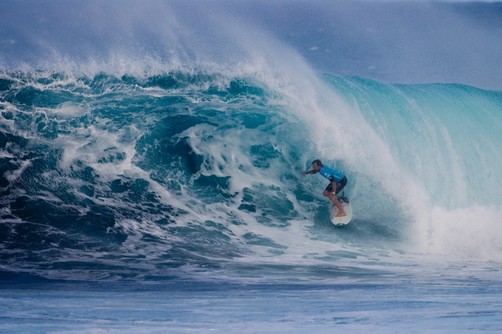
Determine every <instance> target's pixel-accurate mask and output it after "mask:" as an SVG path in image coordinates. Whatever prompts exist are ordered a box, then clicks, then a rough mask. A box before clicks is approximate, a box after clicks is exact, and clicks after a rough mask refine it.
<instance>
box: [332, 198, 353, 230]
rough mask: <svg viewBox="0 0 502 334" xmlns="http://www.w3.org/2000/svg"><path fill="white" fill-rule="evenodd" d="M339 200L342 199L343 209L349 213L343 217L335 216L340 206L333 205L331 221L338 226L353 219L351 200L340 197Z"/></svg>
mask: <svg viewBox="0 0 502 334" xmlns="http://www.w3.org/2000/svg"><path fill="white" fill-rule="evenodd" d="M338 200H339V201H340V203H342V206H343V210H345V213H346V214H347V215H346V216H342V217H335V216H336V214H337V213H338V208H337V207H336V206H334V205H333V207H332V208H331V210H330V214H331V222H332V223H333V224H335V225H336V226H343V225H347V224H348V223H350V221H351V220H352V206H351V205H350V203H349V200H348V199H347V198H342V197H340V198H339V199H338Z"/></svg>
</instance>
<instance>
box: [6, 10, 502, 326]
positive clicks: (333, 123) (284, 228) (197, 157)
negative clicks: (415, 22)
mask: <svg viewBox="0 0 502 334" xmlns="http://www.w3.org/2000/svg"><path fill="white" fill-rule="evenodd" d="M4 6H6V5H5V4H4ZM52 6H53V7H51V8H52V10H53V12H49V13H50V14H51V15H54V13H56V12H57V11H55V9H54V8H59V7H58V6H56V5H54V4H53V5H52ZM114 6H115V5H114V3H113V2H111V3H109V4H108V5H106V6H105V7H106V8H105V7H104V9H103V10H104V12H105V13H106V12H107V10H113V9H114V8H115V7H114ZM180 6H181V5H180ZM14 7H15V9H16V10H17V12H18V13H19V11H20V10H21V9H20V7H19V6H18V7H16V6H14ZM63 8H64V6H62V7H61V10H62V9H63ZM145 8H146V9H148V8H150V9H153V8H155V6H146V7H145ZM145 8H143V10H145ZM166 8H167V9H166ZM166 8H165V10H166V11H165V12H162V13H164V14H166V15H168V14H169V15H171V16H170V17H177V18H179V19H180V18H183V17H184V15H185V14H186V12H185V11H186V10H187V8H188V7H183V6H181V7H180V8H181V9H179V12H175V11H171V9H169V8H168V7H166ZM183 8H184V9H183ZM88 9H89V10H91V8H90V7H89V8H88ZM115 9H117V10H118V8H115ZM168 9H169V10H168ZM443 9H444V8H443ZM91 11H92V10H91ZM118 11H119V10H118ZM119 12H122V14H123V15H125V16H124V17H122V18H119V17H115V20H116V21H117V22H118V21H121V22H122V21H123V22H129V20H132V19H133V18H134V20H133V21H134V22H136V23H135V24H132V27H133V28H137V27H138V26H140V23H141V22H144V21H143V20H144V18H142V17H136V16H134V17H129V16H128V15H132V14H131V13H130V12H129V11H127V10H125V9H121V10H120V11H119ZM140 12H141V13H143V14H144V15H145V17H148V16H150V15H151V16H152V17H154V18H157V16H156V15H154V14H153V13H152V12H148V11H147V12H143V11H140ZM72 13H73V12H72ZM126 14H127V15H126ZM175 14H176V15H178V16H176V15H175ZM51 15H49V14H48V16H47V17H51ZM72 15H74V13H73V14H72ZM173 15H174V16H173ZM47 17H46V18H47ZM70 17H71V15H70ZM74 19H75V20H77V22H82V21H80V19H77V18H74ZM94 20H96V22H95V23H101V24H102V25H103V26H102V27H108V26H107V24H108V23H104V21H101V20H100V19H99V18H94ZM135 20H137V21H135ZM207 20H208V22H213V21H211V20H209V18H208V19H207ZM91 21H92V20H91ZM34 22H35V21H34ZM37 22H38V21H37ZM43 22H46V21H40V22H38V23H37V24H43ZM65 22H66V21H65ZM154 22H157V23H156V24H158V21H155V20H154ZM173 22H176V20H174V21H169V25H171V24H174V23H173ZM208 22H205V21H204V22H203V23H201V25H204V24H207V25H208V26H210V27H211V29H214V30H215V31H216V32H220V30H218V29H217V28H218V27H219V26H218V25H217V24H216V25H215V24H214V22H213V23H211V24H210V23H208ZM232 22H233V21H231V20H229V21H224V22H222V21H221V20H220V21H219V23H220V24H227V25H232V24H233V23H232ZM247 23H249V22H247ZM26 24H28V23H26ZM30 24H31V23H30ZM33 24H35V23H33ZM177 24H180V25H181V23H179V22H177ZM28 25H29V24H28ZM186 25H187V23H186V22H185V26H184V27H186ZM54 26H55V27H56V28H57V27H68V22H66V23H63V22H59V21H54ZM70 26H71V25H70ZM97 26H99V25H97ZM181 26H183V25H181ZM17 27H18V26H17ZM55 27H52V26H51V27H47V29H49V28H50V29H49V30H48V31H50V32H51V33H53V34H55V37H54V39H53V40H51V38H48V40H46V41H44V42H43V43H42V42H40V43H38V44H37V43H34V44H30V43H28V42H27V40H25V41H24V43H25V44H23V39H22V38H21V37H20V36H25V35H23V34H22V33H21V32H22V30H19V29H18V30H15V29H14V30H11V33H12V36H11V37H12V40H14V41H15V42H16V43H12V45H11V46H9V47H8V48H5V49H4V51H3V52H0V55H1V56H2V57H1V58H2V62H1V63H2V71H1V72H0V193H1V197H0V299H1V300H2V303H1V304H2V305H3V306H2V307H1V308H0V309H1V310H2V312H1V313H2V314H3V316H2V324H1V325H0V329H1V330H2V331H5V332H19V333H23V332H40V333H45V332H88V333H94V332H100V331H109V332H121V333H122V332H131V333H132V332H134V333H136V332H206V331H209V330H213V331H216V332H235V331H239V332H249V333H252V332H277V333H280V332H295V333H302V332H306V331H313V332H320V333H324V332H332V330H333V328H336V329H339V330H340V331H348V332H361V331H364V332H366V331H369V330H372V331H377V332H389V331H391V332H392V331H394V332H417V333H418V332H423V331H431V332H437V331H439V332H451V331H455V332H462V331H470V330H472V331H481V330H483V331H488V332H490V331H491V332H497V331H500V329H501V327H502V324H501V320H502V314H501V312H500V309H501V308H500V306H501V303H502V300H501V298H500V293H501V288H502V286H501V283H502V281H501V279H500V264H501V262H502V246H501V245H502V227H501V225H500V222H501V221H500V217H502V197H501V196H500V189H501V188H502V181H501V180H502V169H501V168H500V166H501V165H502V153H501V150H500V147H501V144H502V131H500V130H501V129H502V118H501V114H502V93H501V92H500V90H488V89H481V88H478V87H475V86H473V85H468V84H450V83H443V84H441V83H408V84H390V83H387V82H383V81H381V80H377V79H369V78H367V77H360V76H351V75H343V76H342V75H336V74H333V72H331V73H330V72H327V71H320V70H318V69H317V68H314V67H315V66H314V65H315V64H314V65H312V64H310V63H309V62H308V61H306V60H305V58H306V57H304V56H303V55H301V54H299V53H298V52H297V51H295V49H294V47H292V46H290V45H286V44H285V43H284V42H283V41H279V40H276V39H275V37H273V36H271V35H270V34H267V33H266V32H265V31H260V30H259V29H257V30H256V34H254V35H253V36H248V35H246V38H245V39H244V40H242V39H241V37H242V36H244V35H242V34H244V33H245V29H244V30H241V28H242V27H240V26H239V25H235V29H234V30H231V31H228V30H225V31H226V32H225V34H223V35H224V37H221V38H222V39H224V40H225V41H226V42H228V40H231V41H232V43H233V44H231V45H233V46H234V47H233V48H230V49H231V50H227V49H225V48H223V49H222V48H218V47H214V46H213V47H211V45H210V44H211V41H212V42H215V43H216V42H217V41H221V40H219V39H218V38H216V37H215V36H217V35H218V34H216V35H213V34H212V33H213V30H211V29H209V30H208V34H209V35H210V36H212V37H213V38H215V40H212V39H204V41H205V42H204V43H208V44H204V43H202V44H198V43H195V42H197V40H198V38H199V37H200V36H199V35H197V34H195V35H196V36H199V37H194V35H193V34H189V33H188V32H187V31H188V30H189V29H187V30H183V29H181V30H179V31H178V32H177V33H178V35H176V36H178V38H174V37H173V35H171V34H170V33H168V32H169V31H171V30H169V29H167V30H162V31H161V32H158V31H157V32H155V33H153V32H151V31H150V32H149V31H143V30H139V31H138V30H137V31H135V35H134V36H135V37H134V38H132V39H131V43H132V44H133V45H135V44H134V43H135V42H137V41H138V40H139V39H138V35H139V36H142V37H143V39H144V40H145V41H152V40H157V37H158V36H159V35H161V36H163V37H165V40H164V42H166V41H167V42H169V43H171V44H169V43H168V44H169V45H171V46H172V45H173V44H172V43H174V42H173V41H174V40H177V41H178V42H179V44H177V45H176V47H175V48H174V49H175V50H177V51H176V52H174V51H173V52H174V53H170V52H167V51H166V53H158V52H157V48H159V47H160V46H159V44H155V43H153V44H151V43H146V42H145V43H146V44H145V48H146V49H141V48H133V49H135V52H136V51H137V53H135V52H132V53H131V51H130V50H125V51H124V49H122V48H119V47H118V46H116V45H113V44H112V45H109V48H108V49H107V48H106V47H104V46H106V45H108V44H107V43H105V42H107V37H108V36H110V35H109V34H110V32H109V31H107V30H106V29H104V30H103V31H107V33H106V34H104V35H103V36H102V37H100V38H97V37H96V36H95V35H93V34H94V33H96V32H97V31H99V29H98V28H97V27H96V26H93V27H91V28H89V29H90V30H89V32H88V35H86V34H83V35H82V36H83V37H82V38H83V40H84V41H85V40H87V41H90V42H89V44H88V45H87V46H88V47H89V49H86V50H87V51H89V52H90V53H85V52H84V53H80V56H79V57H77V56H75V55H73V54H72V53H71V52H68V49H71V48H68V45H70V46H71V42H70V40H71V39H70V40H68V39H67V38H68V36H66V35H65V34H63V33H60V34H59V33H56V32H55V31H56V30H57V29H56V28H55ZM18 28H19V27H18ZM133 28H131V29H132V30H134V29H133ZM192 28H193V27H192ZM52 29H56V30H52ZM72 29H75V30H77V31H80V32H82V31H81V30H79V29H80V28H72ZM193 29H195V28H193ZM125 31H127V29H125V28H124V31H119V33H117V32H116V31H114V32H113V34H114V36H122V38H125V37H127V34H125ZM171 32H172V31H171ZM2 34H4V35H5V34H6V33H5V32H4V33H2ZM38 34H39V33H33V34H32V35H30V36H32V37H33V40H34V39H37V38H41V39H39V41H41V40H42V37H44V36H45V35H43V34H42V35H43V36H42V35H38ZM4 35H2V36H4ZM49 35H50V34H49ZM35 37H37V38H35ZM2 38H3V37H2ZM24 38H26V37H24ZM44 38H45V37H44ZM2 40H4V39H2ZM33 40H30V41H32V42H33ZM62 41H64V43H62ZM92 41H94V42H95V43H91V42H92ZM183 41H184V42H183ZM46 42H47V43H48V42H52V43H53V44H52V46H53V48H52V52H54V53H53V55H55V56H54V58H51V59H50V60H49V59H48V58H47V57H46V54H45V53H43V52H42V53H40V55H41V57H40V59H37V60H36V61H34V60H33V59H30V58H29V57H28V58H25V59H23V60H22V61H20V63H17V64H13V62H14V61H13V60H12V59H10V60H9V61H6V60H5V57H6V56H8V55H9V54H10V53H12V52H14V53H19V54H20V55H22V56H23V57H24V56H27V55H28V54H31V52H32V51H33V48H34V47H35V46H34V45H38V46H37V47H41V46H42V45H45V44H46ZM167 42H166V43H167ZM192 43H193V45H192ZM185 44H186V45H185ZM293 44H294V43H293ZM9 45H10V44H9ZM23 45H24V47H25V48H26V49H25V51H26V53H23V52H21V51H20V49H22V47H23ZM28 45H29V47H28ZM97 45H101V46H102V48H97V47H96V46H97ZM124 45H127V43H126V44H124ZM187 45H188V46H187ZM194 45H195V46H194ZM215 45H216V46H217V45H219V44H218V43H216V44H215ZM225 45H228V43H227V44H225ZM84 46H85V43H83V44H82V43H81V44H79V47H84ZM129 46H131V45H129ZM146 46H148V47H146ZM204 48H206V49H207V50H209V51H211V52H202V51H204ZM98 49H99V50H101V51H100V52H99V53H95V52H96V50H98ZM44 50H45V51H47V49H45V48H44ZM180 50H184V53H183V55H182V52H180ZM45 51H44V52H45ZM107 51H109V52H107ZM126 51H127V52H126ZM138 55H144V56H145V57H144V58H142V59H141V58H140V57H139V56H138ZM169 55H171V56H172V58H170V56H169ZM20 57H21V56H20ZM21 58H22V57H21ZM324 60H326V59H324ZM316 158H319V159H321V160H323V162H324V163H325V164H328V165H332V166H336V167H337V168H339V169H341V170H343V171H344V173H345V174H346V175H347V177H348V179H349V183H348V185H347V187H346V195H348V196H349V197H350V199H351V204H352V206H353V210H354V218H353V221H352V222H351V223H350V224H349V225H347V226H345V227H336V226H334V225H333V224H331V222H330V220H329V202H328V200H327V199H326V198H324V197H323V196H322V190H323V189H324V187H325V186H326V184H325V183H326V182H325V180H324V179H323V178H321V177H319V176H318V175H314V176H305V175H303V174H302V173H301V171H302V170H303V169H305V168H306V166H307V167H308V166H309V164H310V162H311V161H312V160H313V159H316Z"/></svg>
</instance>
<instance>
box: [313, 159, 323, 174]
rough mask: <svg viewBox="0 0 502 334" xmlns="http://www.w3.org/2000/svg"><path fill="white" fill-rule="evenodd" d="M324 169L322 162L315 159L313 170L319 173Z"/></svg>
mask: <svg viewBox="0 0 502 334" xmlns="http://www.w3.org/2000/svg"><path fill="white" fill-rule="evenodd" d="M321 167H322V162H321V160H319V159H315V160H314V161H312V169H313V170H315V171H318V170H319V169H321Z"/></svg>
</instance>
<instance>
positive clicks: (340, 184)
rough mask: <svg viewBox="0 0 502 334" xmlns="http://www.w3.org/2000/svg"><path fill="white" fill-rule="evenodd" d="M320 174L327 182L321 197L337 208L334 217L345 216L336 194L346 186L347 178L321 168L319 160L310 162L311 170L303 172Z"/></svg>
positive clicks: (339, 172)
mask: <svg viewBox="0 0 502 334" xmlns="http://www.w3.org/2000/svg"><path fill="white" fill-rule="evenodd" d="M317 173H321V175H322V176H324V177H325V178H327V179H328V180H329V184H328V186H327V187H326V189H324V191H323V193H322V194H323V195H324V196H326V197H328V198H329V199H330V200H331V202H333V204H334V205H335V206H336V207H337V208H338V213H337V214H336V215H335V217H343V216H346V215H347V214H346V213H345V210H344V209H343V206H342V204H341V203H340V201H339V200H338V197H337V196H336V194H338V193H339V192H340V191H341V190H342V189H343V188H344V187H345V185H346V184H347V177H346V176H345V174H343V173H342V172H341V171H339V170H338V169H336V168H331V167H326V166H323V164H322V162H321V160H319V159H316V160H314V161H312V169H311V170H308V171H303V174H317Z"/></svg>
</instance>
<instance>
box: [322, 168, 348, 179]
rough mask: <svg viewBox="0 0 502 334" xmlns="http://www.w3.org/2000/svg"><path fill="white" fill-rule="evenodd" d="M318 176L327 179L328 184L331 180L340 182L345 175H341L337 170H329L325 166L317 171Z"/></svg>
mask: <svg viewBox="0 0 502 334" xmlns="http://www.w3.org/2000/svg"><path fill="white" fill-rule="evenodd" d="M319 174H321V175H322V176H324V177H325V178H327V179H328V180H329V181H330V182H331V181H333V179H335V181H336V182H337V183H338V182H340V181H341V180H342V179H343V178H344V177H345V174H343V173H342V172H341V171H339V170H338V169H336V168H329V167H326V166H322V167H321V169H320V170H319Z"/></svg>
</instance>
